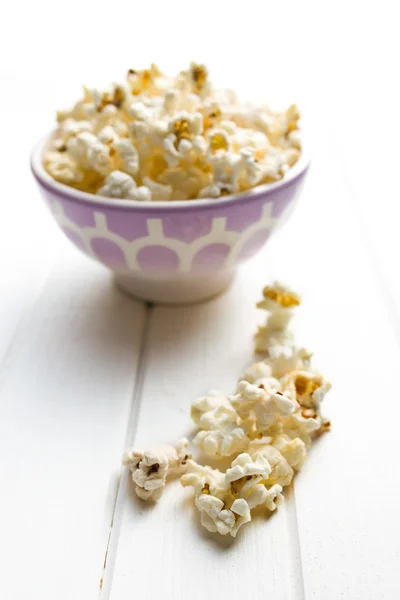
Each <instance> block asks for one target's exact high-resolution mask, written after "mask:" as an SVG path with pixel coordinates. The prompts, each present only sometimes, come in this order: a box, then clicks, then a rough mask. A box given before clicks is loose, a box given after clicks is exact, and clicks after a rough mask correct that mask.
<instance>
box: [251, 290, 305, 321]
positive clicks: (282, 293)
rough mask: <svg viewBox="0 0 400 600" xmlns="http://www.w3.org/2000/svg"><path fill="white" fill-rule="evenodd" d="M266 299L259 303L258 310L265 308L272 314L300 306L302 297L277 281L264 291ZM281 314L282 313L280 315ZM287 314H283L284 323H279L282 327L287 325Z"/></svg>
mask: <svg viewBox="0 0 400 600" xmlns="http://www.w3.org/2000/svg"><path fill="white" fill-rule="evenodd" d="M263 296H264V299H263V300H261V301H260V302H258V304H257V308H263V309H265V310H268V311H270V312H275V311H277V310H279V309H281V308H286V309H291V308H293V307H296V306H299V304H300V297H299V295H298V294H296V292H294V291H293V290H291V289H290V288H288V287H287V286H285V285H283V284H282V283H279V282H278V281H276V282H275V283H274V284H273V285H272V286H269V285H267V286H265V288H264V289H263ZM280 314H281V313H280ZM284 314H285V313H284V312H283V313H282V319H283V323H279V326H280V327H285V326H286V325H287V321H286V317H284V316H283V315H284Z"/></svg>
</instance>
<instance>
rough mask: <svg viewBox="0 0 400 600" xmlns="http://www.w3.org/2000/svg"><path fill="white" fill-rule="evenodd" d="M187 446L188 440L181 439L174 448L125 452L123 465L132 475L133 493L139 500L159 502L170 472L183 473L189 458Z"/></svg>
mask: <svg viewBox="0 0 400 600" xmlns="http://www.w3.org/2000/svg"><path fill="white" fill-rule="evenodd" d="M188 445H189V442H188V440H187V439H183V440H181V441H180V442H178V444H177V445H176V446H175V447H173V446H167V445H161V444H160V445H158V446H154V447H153V448H152V449H151V450H148V451H146V452H142V451H141V450H134V449H133V448H131V449H129V450H127V451H126V452H125V454H124V456H123V464H124V465H125V466H126V467H129V469H130V471H131V473H132V480H133V481H134V483H135V484H136V487H135V492H136V494H137V495H138V496H139V498H141V499H142V500H150V499H151V500H154V501H157V500H159V498H160V497H161V494H162V492H163V490H164V487H165V483H166V479H167V476H168V475H169V474H170V473H172V472H175V473H182V472H183V471H185V469H186V467H187V462H188V461H189V459H190V457H191V455H190V454H188V453H187V447H188Z"/></svg>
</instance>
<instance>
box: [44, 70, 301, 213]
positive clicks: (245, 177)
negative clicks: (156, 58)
mask: <svg viewBox="0 0 400 600" xmlns="http://www.w3.org/2000/svg"><path fill="white" fill-rule="evenodd" d="M299 120H300V114H299V111H298V108H297V107H296V106H295V105H291V106H289V108H288V109H287V110H286V111H284V112H275V111H272V110H271V109H270V108H269V107H266V106H254V105H252V104H249V103H241V102H239V101H238V100H237V98H236V96H235V94H234V93H233V92H231V91H229V90H219V89H216V88H213V86H212V85H211V82H210V78H209V75H208V71H207V68H206V67H205V66H204V65H199V64H196V63H192V64H191V65H190V67H189V69H188V70H186V71H181V72H180V73H179V74H178V75H177V76H176V77H169V76H166V75H164V74H163V73H161V71H160V69H159V68H158V67H157V66H156V65H151V66H150V68H149V69H144V70H142V71H139V70H135V69H129V71H128V73H127V77H126V81H124V82H123V83H119V84H113V85H112V86H110V87H109V88H108V89H106V90H104V91H101V90H98V89H96V88H92V89H89V88H87V87H84V89H83V98H82V99H80V100H78V102H77V103H76V104H75V106H73V107H72V109H71V110H62V111H59V112H58V113H57V121H58V129H57V130H56V132H55V134H54V136H53V139H52V140H51V142H50V144H49V147H48V149H47V151H46V152H45V156H44V166H45V168H46V169H47V171H48V173H49V174H50V175H51V176H52V177H54V179H56V180H57V181H60V182H61V183H64V184H67V185H70V186H73V187H75V188H77V189H80V190H83V191H86V192H89V193H97V194H100V195H103V196H108V197H110V198H125V199H128V200H139V201H140V200H144V199H146V200H154V201H169V200H191V199H194V198H209V199H218V198H220V197H221V196H224V195H226V194H232V193H236V192H240V191H244V190H248V189H249V188H252V187H254V186H257V185H259V184H263V183H269V182H273V181H278V180H279V179H282V177H284V176H285V174H286V173H287V172H288V171H289V170H290V169H291V168H292V167H293V165H294V164H296V162H297V161H298V160H299V158H300V155H301V148H302V143H301V135H300V130H299ZM64 153H65V156H64V157H62V158H61V155H62V154H64ZM59 154H60V156H58V155H59ZM67 158H68V160H67ZM57 165H58V166H57ZM171 170H172V171H173V172H172V173H171V172H170V171H171ZM92 171H95V172H96V173H97V174H98V176H97V177H96V178H93V177H88V176H87V173H91V172H92ZM116 171H121V172H123V173H125V174H127V175H130V176H131V177H132V178H133V180H134V182H135V184H136V186H137V189H139V190H140V189H141V188H142V186H145V187H146V189H148V190H150V191H151V195H150V194H149V193H144V192H140V193H139V194H133V195H132V194H131V195H126V196H125V195H124V196H121V195H117V193H116V192H113V189H112V188H111V191H110V186H108V185H107V177H108V176H109V175H110V174H113V173H114V172H116ZM82 173H83V174H82ZM125 191H126V190H125V189H121V190H119V192H118V194H120V193H123V192H125Z"/></svg>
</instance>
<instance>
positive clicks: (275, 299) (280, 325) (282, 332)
mask: <svg viewBox="0 0 400 600" xmlns="http://www.w3.org/2000/svg"><path fill="white" fill-rule="evenodd" d="M263 296H264V298H263V300H261V301H260V302H258V304H257V307H258V308H263V309H264V310H267V311H268V313H269V314H268V317H267V321H266V323H265V325H263V326H261V327H259V329H258V332H257V334H256V340H255V345H256V351H257V352H259V353H261V354H267V355H268V356H270V355H271V356H273V355H277V354H282V353H285V352H287V351H288V348H290V347H291V346H293V340H294V335H293V332H292V331H290V330H289V328H288V325H289V323H290V321H291V319H292V317H293V310H294V308H295V307H297V306H299V305H300V297H299V296H298V295H297V294H296V293H295V292H293V291H292V290H290V289H289V288H288V287H286V286H284V285H283V284H281V283H279V282H277V281H276V282H275V283H274V284H273V285H272V286H266V287H265V288H264V289H263Z"/></svg>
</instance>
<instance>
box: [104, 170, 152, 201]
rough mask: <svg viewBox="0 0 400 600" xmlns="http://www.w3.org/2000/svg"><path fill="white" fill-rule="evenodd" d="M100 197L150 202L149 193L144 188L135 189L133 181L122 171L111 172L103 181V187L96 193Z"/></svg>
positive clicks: (147, 189)
mask: <svg viewBox="0 0 400 600" xmlns="http://www.w3.org/2000/svg"><path fill="white" fill-rule="evenodd" d="M97 194H99V195H100V196H108V197H109V198H127V199H129V200H138V201H148V200H151V191H150V190H149V188H147V187H146V186H140V187H136V183H135V180H134V179H133V178H132V177H131V176H130V175H127V174H126V173H123V172H122V171H113V172H112V173H110V175H108V176H107V177H106V179H105V180H104V185H103V186H102V187H101V188H100V189H99V190H98V191H97Z"/></svg>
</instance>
